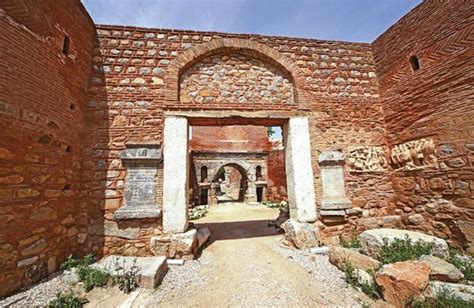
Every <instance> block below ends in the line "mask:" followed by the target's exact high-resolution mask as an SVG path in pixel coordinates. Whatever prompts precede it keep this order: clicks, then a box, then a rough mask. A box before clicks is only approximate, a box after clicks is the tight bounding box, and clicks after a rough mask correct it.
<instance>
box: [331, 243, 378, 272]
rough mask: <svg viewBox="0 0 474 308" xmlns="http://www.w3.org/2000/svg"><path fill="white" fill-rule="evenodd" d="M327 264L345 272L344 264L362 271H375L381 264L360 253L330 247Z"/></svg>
mask: <svg viewBox="0 0 474 308" xmlns="http://www.w3.org/2000/svg"><path fill="white" fill-rule="evenodd" d="M329 262H331V263H332V264H334V265H335V266H337V268H339V269H340V270H345V268H346V262H348V263H350V264H352V266H354V267H355V268H358V269H362V270H364V271H368V270H372V271H376V270H378V269H379V268H380V267H381V266H382V263H381V262H379V261H377V260H375V259H373V258H371V257H369V256H366V255H363V254H361V253H360V252H358V251H356V250H354V249H349V248H344V247H338V246H332V247H331V248H330V250H329Z"/></svg>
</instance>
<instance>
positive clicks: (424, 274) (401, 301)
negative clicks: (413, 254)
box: [375, 260, 430, 307]
mask: <svg viewBox="0 0 474 308" xmlns="http://www.w3.org/2000/svg"><path fill="white" fill-rule="evenodd" d="M429 276H430V266H429V265H428V263H426V262H422V261H411V260H410V261H403V262H395V263H392V264H386V265H384V266H383V267H382V269H381V270H380V271H379V272H377V274H376V276H375V281H376V283H377V284H378V285H379V286H380V287H381V288H382V293H383V298H384V299H385V300H386V301H387V302H388V303H390V304H393V305H395V306H396V307H405V306H406V304H408V303H409V302H410V301H412V300H416V299H418V298H420V297H421V294H422V292H423V290H424V289H425V288H426V286H427V285H428V281H429Z"/></svg>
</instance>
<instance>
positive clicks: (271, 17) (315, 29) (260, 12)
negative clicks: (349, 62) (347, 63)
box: [82, 0, 421, 42]
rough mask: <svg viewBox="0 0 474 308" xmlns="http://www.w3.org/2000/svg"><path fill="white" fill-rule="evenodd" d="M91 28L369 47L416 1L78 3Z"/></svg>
mask: <svg viewBox="0 0 474 308" xmlns="http://www.w3.org/2000/svg"><path fill="white" fill-rule="evenodd" d="M82 2H83V3H84V5H85V7H86V8H87V11H88V12H89V14H90V15H91V16H92V19H93V20H94V21H95V23H98V24H114V25H129V26H141V27H150V28H169V29H188V30H201V31H219V32H234V33H235V32H237V33H257V34H266V35H280V36H293V37H306V38H315V39H329V40H341V41H353V42H372V41H373V40H375V39H376V38H377V37H378V36H379V35H380V34H382V33H383V32H384V31H385V30H387V29H388V28H389V27H390V26H391V25H393V24H394V23H395V22H396V21H397V20H398V19H400V18H401V17H402V16H403V15H405V14H406V13H408V12H409V11H410V10H411V9H412V8H414V7H415V6H416V5H418V4H419V3H421V0H82Z"/></svg>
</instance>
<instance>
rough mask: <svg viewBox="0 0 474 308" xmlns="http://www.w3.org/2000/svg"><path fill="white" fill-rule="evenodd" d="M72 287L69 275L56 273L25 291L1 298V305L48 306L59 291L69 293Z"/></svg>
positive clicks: (22, 306)
mask: <svg viewBox="0 0 474 308" xmlns="http://www.w3.org/2000/svg"><path fill="white" fill-rule="evenodd" d="M72 288H74V287H73V286H72V285H71V284H69V279H68V276H67V275H65V274H59V273H56V274H54V275H52V276H50V277H48V278H46V279H44V280H42V281H41V282H39V283H37V284H35V285H33V286H32V287H30V288H28V289H26V290H24V291H21V292H19V293H16V294H14V295H12V296H10V297H7V298H5V299H3V300H0V307H21V308H24V307H39V306H47V304H48V303H49V302H50V301H52V300H53V299H55V298H56V294H57V293H59V292H63V293H67V292H69V290H71V289H72Z"/></svg>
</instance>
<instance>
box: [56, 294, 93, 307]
mask: <svg viewBox="0 0 474 308" xmlns="http://www.w3.org/2000/svg"><path fill="white" fill-rule="evenodd" d="M87 302H88V300H87V298H85V297H80V296H76V295H74V293H73V292H72V291H70V292H69V293H68V294H62V293H61V292H59V293H58V294H56V298H55V299H54V300H52V301H51V302H50V303H49V304H48V307H49V308H80V307H82V306H84V304H85V303H87Z"/></svg>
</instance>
